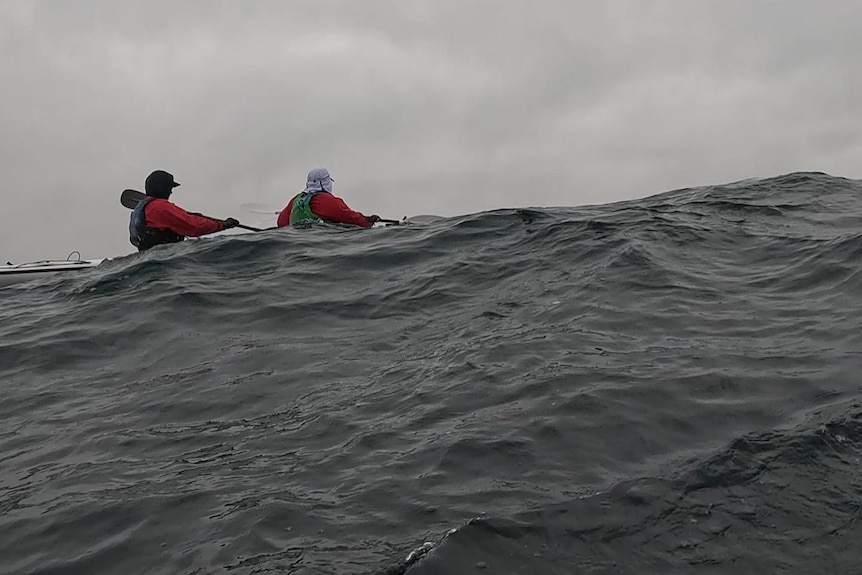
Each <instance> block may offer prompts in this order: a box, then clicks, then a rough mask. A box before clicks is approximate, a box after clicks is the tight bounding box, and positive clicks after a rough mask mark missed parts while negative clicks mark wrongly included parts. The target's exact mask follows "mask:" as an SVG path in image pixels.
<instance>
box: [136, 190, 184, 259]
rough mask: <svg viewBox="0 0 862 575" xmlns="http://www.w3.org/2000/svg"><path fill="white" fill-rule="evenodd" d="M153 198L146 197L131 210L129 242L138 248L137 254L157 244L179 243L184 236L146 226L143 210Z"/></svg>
mask: <svg viewBox="0 0 862 575" xmlns="http://www.w3.org/2000/svg"><path fill="white" fill-rule="evenodd" d="M153 199H154V198H152V197H150V196H147V197H145V198H144V199H143V200H141V201H140V202H138V205H137V206H135V209H134V210H132V215H131V216H130V217H129V241H130V242H132V245H133V246H135V247H136V248H138V251H139V252H142V251H144V250H148V249H150V248H151V247H153V246H157V245H159V244H173V243H177V242H181V241H183V240H184V239H185V237H184V236H181V235H179V234H178V233H176V232H172V231H170V230H159V229H156V228H151V227H150V226H148V225H147V217H146V214H145V210H146V209H147V204H149V203H150V201H151V200H153Z"/></svg>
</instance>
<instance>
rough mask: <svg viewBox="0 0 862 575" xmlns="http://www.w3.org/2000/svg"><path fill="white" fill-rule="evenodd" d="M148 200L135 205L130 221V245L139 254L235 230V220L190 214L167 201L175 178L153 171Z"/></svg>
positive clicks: (148, 181) (149, 181)
mask: <svg viewBox="0 0 862 575" xmlns="http://www.w3.org/2000/svg"><path fill="white" fill-rule="evenodd" d="M144 185H145V189H146V192H147V197H146V198H144V199H143V200H141V201H140V202H138V205H137V206H135V209H134V210H133V211H132V215H131V217H130V220H129V241H130V242H132V245H133V246H135V247H136V248H138V251H144V250H148V249H150V248H151V247H153V246H157V245H159V244H170V243H175V242H181V241H183V240H184V239H185V238H187V237H199V236H204V235H207V234H212V233H215V232H220V231H223V230H226V229H230V228H234V227H236V226H237V225H239V222H238V221H237V220H235V219H234V218H228V219H226V220H218V219H215V218H209V217H207V216H203V215H201V214H194V213H189V212H187V211H185V210H184V209H182V208H181V207H179V206H178V205H176V204H174V203H173V202H171V201H170V200H168V198H169V197H170V196H171V194H172V193H173V189H174V188H175V187H177V186H179V185H180V184H179V183H177V182H175V181H174V176H173V175H171V174H169V173H168V172H165V171H163V170H156V171H154V172H153V173H151V174H150V175H149V176H147V181H146V182H145V184H144Z"/></svg>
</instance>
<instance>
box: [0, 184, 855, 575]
mask: <svg viewBox="0 0 862 575" xmlns="http://www.w3.org/2000/svg"><path fill="white" fill-rule="evenodd" d="M860 224H862V182H859V181H854V180H846V179H841V178H835V177H831V176H827V175H825V174H817V173H798V174H790V175H786V176H781V177H778V178H772V179H762V180H750V181H746V182H740V183H737V184H732V185H727V186H715V187H705V188H697V189H687V190H680V191H675V192H670V193H667V194H661V195H658V196H653V197H650V198H647V199H643V200H637V201H631V202H625V203H618V204H610V205H605V206H596V207H588V208H580V209H543V210H536V209H521V210H502V211H495V212H489V213H482V214H476V215H472V216H464V217H458V218H450V219H446V220H443V221H439V222H436V223H433V224H429V225H420V226H405V227H390V228H378V229H373V230H346V229H332V228H324V227H321V228H316V229H310V230H277V231H272V232H265V233H261V234H244V235H234V236H228V237H222V238H214V239H208V240H200V241H189V242H186V243H185V244H183V245H180V246H177V245H174V246H163V247H160V248H156V249H153V250H151V251H149V252H147V253H146V254H133V255H129V256H125V257H120V258H117V259H114V260H112V261H110V262H108V263H106V264H103V265H102V266H100V267H99V268H97V269H94V270H91V271H87V272H83V273H81V275H79V276H76V277H73V278H66V279H53V280H41V281H36V282H32V283H29V284H20V285H18V286H14V287H10V288H4V289H0V394H2V395H0V397H2V401H0V463H1V464H0V534H2V537H0V572H2V573H15V574H18V573H22V574H23V573H27V574H48V573H52V574H60V573H63V574H67V573H80V574H87V575H101V574H105V575H108V574H110V575H115V574H118V573H122V574H135V573H146V574H172V575H173V574H189V575H191V574H204V573H207V574H209V573H213V574H215V573H224V574H227V573H230V574H236V575H246V574H248V575H250V574H259V573H295V574H311V573H321V574H383V573H390V574H395V573H399V574H400V573H404V572H405V571H406V572H407V573H409V574H410V575H420V574H449V575H458V574H461V573H480V572H487V573H494V574H510V573H511V574H515V573H518V574H528V573H529V574H533V573H535V574H563V573H565V574H569V573H734V574H737V575H738V574H741V573H758V574H760V573H823V572H829V573H858V572H859V565H860V564H862V553H860V552H859V551H857V549H858V547H859V541H860V540H862V528H860V523H859V521H858V519H859V517H860V513H862V479H860V477H862V476H860V474H859V469H860V457H862V394H860V383H862V272H860V267H862V266H860V262H862V226H860ZM425 542H428V543H429V545H428V546H426V547H422V545H423V544H424V543H425ZM414 550H415V552H414V553H413V554H412V555H410V554H411V551H414ZM408 555H409V561H408Z"/></svg>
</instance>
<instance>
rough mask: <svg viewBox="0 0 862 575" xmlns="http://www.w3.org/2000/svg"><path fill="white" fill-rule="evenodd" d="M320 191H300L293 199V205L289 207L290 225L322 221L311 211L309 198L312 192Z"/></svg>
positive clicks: (312, 194)
mask: <svg viewBox="0 0 862 575" xmlns="http://www.w3.org/2000/svg"><path fill="white" fill-rule="evenodd" d="M319 193H320V192H311V193H309V192H302V193H301V194H299V195H298V196H296V198H294V200H293V205H292V206H291V208H290V225H292V226H294V225H297V224H312V223H315V222H322V221H323V220H322V219H321V218H320V216H318V215H317V214H315V213H314V212H312V211H311V205H310V204H311V198H312V196H314V194H319Z"/></svg>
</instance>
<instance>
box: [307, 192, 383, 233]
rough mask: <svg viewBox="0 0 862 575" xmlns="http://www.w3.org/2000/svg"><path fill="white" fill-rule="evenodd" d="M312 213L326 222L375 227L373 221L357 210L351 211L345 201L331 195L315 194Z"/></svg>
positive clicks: (312, 201)
mask: <svg viewBox="0 0 862 575" xmlns="http://www.w3.org/2000/svg"><path fill="white" fill-rule="evenodd" d="M311 203H312V205H311V209H312V211H313V212H314V213H315V214H317V215H318V216H320V217H321V218H323V219H324V220H327V221H330V222H335V223H339V224H352V225H354V226H360V227H363V228H370V227H371V226H373V225H374V223H373V222H371V220H369V219H368V218H367V217H365V216H363V215H362V214H360V213H359V212H357V211H355V210H351V209H350V208H349V207H347V204H345V203H344V200H342V199H341V198H339V197H337V196H333V195H331V194H315V195H314V197H313V198H311Z"/></svg>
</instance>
